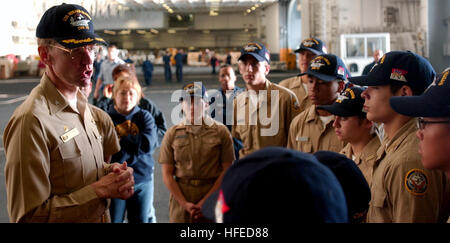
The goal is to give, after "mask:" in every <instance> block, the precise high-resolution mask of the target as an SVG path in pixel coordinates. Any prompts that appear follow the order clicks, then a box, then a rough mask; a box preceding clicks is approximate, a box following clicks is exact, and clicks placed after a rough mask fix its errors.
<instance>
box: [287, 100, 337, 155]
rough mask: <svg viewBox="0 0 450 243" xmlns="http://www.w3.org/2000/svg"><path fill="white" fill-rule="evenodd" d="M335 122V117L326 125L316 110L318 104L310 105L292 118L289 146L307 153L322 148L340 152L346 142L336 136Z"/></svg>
mask: <svg viewBox="0 0 450 243" xmlns="http://www.w3.org/2000/svg"><path fill="white" fill-rule="evenodd" d="M333 122H334V118H333V119H332V120H330V121H329V122H328V123H327V124H326V125H325V126H324V125H323V123H322V121H321V120H320V118H319V114H318V113H317V112H316V106H314V105H312V106H310V107H309V108H308V109H307V110H306V111H304V112H302V113H300V114H299V115H298V116H296V117H295V118H294V120H292V123H291V127H290V128H289V139H288V145H287V147H288V148H291V149H295V150H298V151H301V152H305V153H315V152H317V151H320V150H329V151H333V152H337V153H338V152H339V151H341V150H342V149H343V148H344V146H345V143H344V142H341V141H340V140H339V139H338V137H337V136H336V133H335V132H334V128H333Z"/></svg>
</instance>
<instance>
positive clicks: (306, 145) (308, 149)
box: [299, 142, 313, 153]
mask: <svg viewBox="0 0 450 243" xmlns="http://www.w3.org/2000/svg"><path fill="white" fill-rule="evenodd" d="M299 143H300V148H301V150H300V151H301V152H305V153H312V150H313V146H312V143H311V142H299Z"/></svg>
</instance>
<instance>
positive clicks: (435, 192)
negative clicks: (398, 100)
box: [350, 51, 446, 223]
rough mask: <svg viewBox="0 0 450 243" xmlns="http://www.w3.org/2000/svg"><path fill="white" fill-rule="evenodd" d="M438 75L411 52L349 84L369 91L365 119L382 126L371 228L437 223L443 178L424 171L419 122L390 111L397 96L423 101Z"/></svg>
mask: <svg viewBox="0 0 450 243" xmlns="http://www.w3.org/2000/svg"><path fill="white" fill-rule="evenodd" d="M434 78H435V72H434V70H433V68H432V66H431V64H430V63H429V62H428V61H427V60H426V59H425V58H423V57H421V56H419V55H417V54H415V53H412V52H409V51H392V52H388V53H386V54H385V55H384V56H383V57H382V58H381V59H380V60H379V61H378V62H377V64H376V65H375V66H374V68H372V70H371V71H370V72H369V74H368V75H366V76H360V77H356V78H351V79H350V82H352V83H355V84H357V85H364V86H368V88H367V89H366V90H365V91H364V92H363V93H362V97H363V98H364V100H365V101H364V110H365V111H366V112H367V119H369V120H371V121H373V122H380V123H383V124H384V131H385V136H384V139H383V141H382V143H381V146H380V150H379V151H378V153H377V155H378V157H377V161H376V163H377V164H378V167H377V168H376V169H375V171H374V174H373V178H372V187H371V191H372V200H371V203H370V208H369V213H368V214H367V221H368V222H389V223H390V222H438V220H439V217H440V216H441V213H442V212H440V207H441V206H442V201H443V196H444V195H443V194H444V188H445V180H446V178H445V175H444V174H443V173H442V172H440V171H433V170H428V169H425V168H424V167H423V165H422V163H421V162H420V155H419V153H418V151H417V148H418V144H419V139H418V138H417V137H416V132H417V127H416V119H414V118H411V117H408V116H404V115H401V114H399V113H396V112H395V111H394V110H392V108H391V106H390V105H389V99H390V98H391V97H393V96H412V95H420V94H422V93H423V92H424V91H425V89H426V88H427V87H428V86H429V85H430V84H431V83H432V82H433V80H434Z"/></svg>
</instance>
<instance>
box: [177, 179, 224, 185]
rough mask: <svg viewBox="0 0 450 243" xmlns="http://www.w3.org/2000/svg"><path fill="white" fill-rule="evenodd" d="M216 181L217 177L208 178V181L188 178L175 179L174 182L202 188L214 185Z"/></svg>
mask: <svg viewBox="0 0 450 243" xmlns="http://www.w3.org/2000/svg"><path fill="white" fill-rule="evenodd" d="M216 180H217V177H216V178H210V179H188V178H179V177H175V181H177V182H179V183H182V184H187V185H192V186H203V185H209V184H214V182H216Z"/></svg>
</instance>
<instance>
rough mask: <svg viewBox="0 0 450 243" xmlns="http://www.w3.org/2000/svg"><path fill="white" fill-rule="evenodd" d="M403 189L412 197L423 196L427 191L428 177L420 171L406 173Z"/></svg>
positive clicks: (413, 170)
mask: <svg viewBox="0 0 450 243" xmlns="http://www.w3.org/2000/svg"><path fill="white" fill-rule="evenodd" d="M405 187H406V190H408V192H409V193H411V194H413V195H416V196H420V195H424V194H425V193H426V192H427V189H428V177H427V175H426V173H425V171H423V170H421V169H412V170H410V171H408V173H406V176H405Z"/></svg>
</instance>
